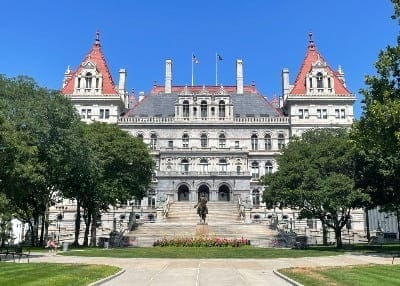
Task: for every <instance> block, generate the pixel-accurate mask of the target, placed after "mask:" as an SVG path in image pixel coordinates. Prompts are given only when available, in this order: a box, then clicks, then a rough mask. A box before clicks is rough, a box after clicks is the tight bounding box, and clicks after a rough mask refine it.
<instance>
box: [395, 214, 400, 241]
mask: <svg viewBox="0 0 400 286" xmlns="http://www.w3.org/2000/svg"><path fill="white" fill-rule="evenodd" d="M396 215H397V235H398V236H399V240H400V209H399V208H397V209H396Z"/></svg>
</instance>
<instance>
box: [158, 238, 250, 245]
mask: <svg viewBox="0 0 400 286" xmlns="http://www.w3.org/2000/svg"><path fill="white" fill-rule="evenodd" d="M243 245H250V240H248V239H246V238H243V237H242V238H233V239H228V238H219V237H210V236H198V237H173V238H167V237H164V238H163V239H158V240H156V241H155V242H154V243H153V246H183V247H240V246H243Z"/></svg>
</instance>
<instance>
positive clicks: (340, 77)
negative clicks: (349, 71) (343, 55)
mask: <svg viewBox="0 0 400 286" xmlns="http://www.w3.org/2000/svg"><path fill="white" fill-rule="evenodd" d="M337 77H338V78H339V79H340V80H341V81H342V82H343V85H344V87H346V79H345V78H344V72H343V70H342V66H341V65H339V68H338V75H337Z"/></svg>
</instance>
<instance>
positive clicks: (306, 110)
mask: <svg viewBox="0 0 400 286" xmlns="http://www.w3.org/2000/svg"><path fill="white" fill-rule="evenodd" d="M304 118H305V119H308V118H310V113H309V112H308V109H304Z"/></svg>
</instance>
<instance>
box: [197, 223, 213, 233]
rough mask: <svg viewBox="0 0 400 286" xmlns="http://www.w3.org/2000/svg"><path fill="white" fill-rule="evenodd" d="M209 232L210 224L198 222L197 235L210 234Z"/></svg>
mask: <svg viewBox="0 0 400 286" xmlns="http://www.w3.org/2000/svg"><path fill="white" fill-rule="evenodd" d="M209 232H210V231H209V228H208V224H201V223H198V224H197V225H196V236H208V234H209Z"/></svg>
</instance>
